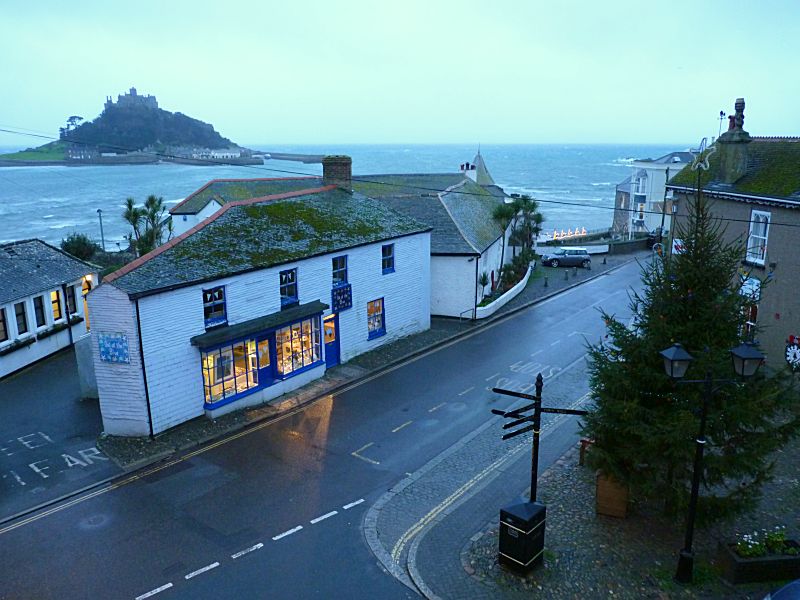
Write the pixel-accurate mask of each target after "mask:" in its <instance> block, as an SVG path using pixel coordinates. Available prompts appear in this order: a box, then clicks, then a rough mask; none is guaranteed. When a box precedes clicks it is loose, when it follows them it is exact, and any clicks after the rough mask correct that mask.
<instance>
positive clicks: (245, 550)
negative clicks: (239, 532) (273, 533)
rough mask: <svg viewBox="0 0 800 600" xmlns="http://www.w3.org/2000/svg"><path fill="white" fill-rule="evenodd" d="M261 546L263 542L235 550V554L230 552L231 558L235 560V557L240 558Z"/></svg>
mask: <svg viewBox="0 0 800 600" xmlns="http://www.w3.org/2000/svg"><path fill="white" fill-rule="evenodd" d="M263 547H264V544H262V543H261V542H259V543H257V544H256V545H255V546H250V547H249V548H245V549H244V550H241V551H240V552H237V553H236V554H231V558H232V559H234V560H236V559H237V558H240V557H242V556H244V555H245V554H249V553H250V552H253V551H255V550H261V549H262V548H263Z"/></svg>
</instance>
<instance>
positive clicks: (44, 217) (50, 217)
mask: <svg viewBox="0 0 800 600" xmlns="http://www.w3.org/2000/svg"><path fill="white" fill-rule="evenodd" d="M54 217H55V215H44V216H43V217H42V218H43V219H52V218H54Z"/></svg>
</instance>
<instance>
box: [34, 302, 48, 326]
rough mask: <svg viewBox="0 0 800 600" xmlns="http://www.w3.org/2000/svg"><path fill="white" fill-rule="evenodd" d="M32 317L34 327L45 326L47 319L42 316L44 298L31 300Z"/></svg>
mask: <svg viewBox="0 0 800 600" xmlns="http://www.w3.org/2000/svg"><path fill="white" fill-rule="evenodd" d="M33 316H34V318H35V319H36V327H37V328H38V327H44V326H45V325H47V317H46V316H45V314H44V296H35V297H34V299H33Z"/></svg>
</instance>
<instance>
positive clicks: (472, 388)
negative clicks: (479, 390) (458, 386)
mask: <svg viewBox="0 0 800 600" xmlns="http://www.w3.org/2000/svg"><path fill="white" fill-rule="evenodd" d="M474 389H475V386H474V385H473V386H472V387H468V388H467V389H465V390H464V391H463V392H461V393H460V394H459V396H463V395H464V394H466V393H467V392H471V391H472V390H474Z"/></svg>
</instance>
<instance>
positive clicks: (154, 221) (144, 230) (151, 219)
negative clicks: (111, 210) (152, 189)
mask: <svg viewBox="0 0 800 600" xmlns="http://www.w3.org/2000/svg"><path fill="white" fill-rule="evenodd" d="M166 211H167V207H166V205H165V204H164V199H163V198H161V197H157V196H154V195H152V194H151V195H150V196H148V197H147V200H145V202H144V207H143V208H140V207H137V206H136V203H135V201H134V199H133V198H127V199H126V200H125V212H124V213H122V218H123V219H125V220H126V221H127V222H128V223H130V225H131V227H132V228H133V235H128V236H127V239H128V240H129V241H130V242H131V245H132V246H133V247H134V249H135V250H136V253H137V254H138V255H139V256H142V255H143V254H147V253H148V252H150V251H151V250H152V249H154V248H156V247H157V246H160V245H161V244H163V243H164V241H165V240H164V214H165V213H166ZM167 232H168V238H167V239H169V238H171V237H172V227H171V223H170V224H169V225H167Z"/></svg>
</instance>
